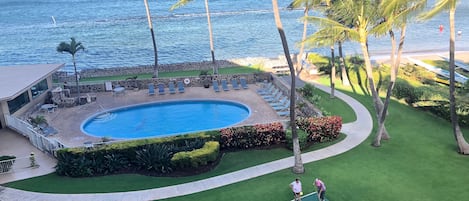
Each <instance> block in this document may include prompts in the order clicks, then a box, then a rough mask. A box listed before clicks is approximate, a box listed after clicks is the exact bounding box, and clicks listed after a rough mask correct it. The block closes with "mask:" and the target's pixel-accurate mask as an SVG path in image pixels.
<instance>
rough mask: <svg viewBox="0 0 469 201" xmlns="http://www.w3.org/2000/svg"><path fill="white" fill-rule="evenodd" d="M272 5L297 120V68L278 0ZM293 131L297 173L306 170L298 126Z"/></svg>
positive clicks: (291, 114)
mask: <svg viewBox="0 0 469 201" xmlns="http://www.w3.org/2000/svg"><path fill="white" fill-rule="evenodd" d="M272 7H273V11H274V19H275V25H276V26H277V30H278V32H279V35H280V39H281V40H282V46H283V51H284V53H285V58H286V59H287V63H288V67H289V68H290V77H291V84H290V122H296V115H295V100H296V90H295V87H296V84H295V82H296V76H295V75H296V74H295V68H294V67H293V62H292V59H291V56H290V51H289V50H288V43H287V37H286V36H285V31H284V30H283V25H282V21H281V19H280V12H279V9H278V2H277V0H272ZM291 131H292V138H293V155H294V158H295V164H294V166H293V172H295V173H303V172H304V171H305V169H304V166H303V161H302V160H301V150H300V144H299V141H298V133H297V132H296V126H292V127H291Z"/></svg>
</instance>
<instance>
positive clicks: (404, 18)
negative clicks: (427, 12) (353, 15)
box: [372, 0, 425, 147]
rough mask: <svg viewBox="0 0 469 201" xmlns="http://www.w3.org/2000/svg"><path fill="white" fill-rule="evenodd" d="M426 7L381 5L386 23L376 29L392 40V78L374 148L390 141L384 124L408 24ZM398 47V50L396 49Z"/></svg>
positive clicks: (400, 2)
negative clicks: (387, 140)
mask: <svg viewBox="0 0 469 201" xmlns="http://www.w3.org/2000/svg"><path fill="white" fill-rule="evenodd" d="M424 6H425V3H424V2H423V1H421V0H384V1H382V2H381V4H380V11H381V14H382V15H383V16H384V19H385V21H384V22H382V23H381V24H380V25H378V26H377V27H376V30H377V33H378V34H379V33H381V34H386V33H388V34H389V37H390V38H391V57H390V58H391V73H390V74H391V78H390V80H389V83H388V88H387V93H386V98H385V100H384V106H383V108H382V110H381V112H380V113H379V115H378V122H379V123H378V125H379V126H378V130H377V132H376V137H375V139H374V141H373V143H372V145H373V146H376V147H378V146H381V139H389V135H388V134H387V132H383V129H384V122H385V119H386V116H387V115H386V114H387V110H388V106H389V102H390V99H391V92H392V90H393V89H394V84H395V83H396V78H397V75H398V71H399V65H400V63H401V55H402V50H403V48H404V40H405V36H406V29H407V22H408V21H409V20H411V19H412V17H413V16H414V15H415V14H416V13H417V11H419V10H420V9H421V8H423V7H424ZM396 31H398V32H399V33H400V34H399V35H400V38H399V41H397V40H396V36H395V32H396ZM396 46H397V48H396Z"/></svg>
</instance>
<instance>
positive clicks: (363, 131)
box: [0, 81, 373, 201]
mask: <svg viewBox="0 0 469 201" xmlns="http://www.w3.org/2000/svg"><path fill="white" fill-rule="evenodd" d="M300 82H301V81H300ZM315 85H316V87H317V88H319V89H321V90H324V91H326V92H329V91H330V88H329V87H325V86H322V85H317V84H315ZM299 86H301V85H299ZM335 93H336V94H335V95H336V97H338V98H340V99H342V100H344V101H345V102H346V103H347V104H349V105H350V106H351V107H352V108H353V110H354V111H355V113H356V116H357V120H356V121H354V122H352V123H347V124H344V125H343V126H342V130H341V132H343V133H345V134H347V137H346V138H345V139H344V140H342V141H341V142H339V143H337V144H334V145H332V146H329V147H326V148H324V149H320V150H316V151H312V152H308V153H304V154H302V155H301V157H302V160H303V163H310V162H313V161H317V160H321V159H324V158H328V157H332V156H335V155H339V154H341V153H344V152H346V151H348V150H350V149H352V148H354V147H356V146H358V145H359V144H360V143H362V142H363V141H364V140H365V139H366V138H367V137H368V136H369V134H370V133H371V131H372V128H373V121H372V118H371V116H370V113H369V112H368V110H367V109H366V108H365V107H364V106H363V105H362V104H360V103H359V102H358V101H356V100H355V99H353V98H351V97H350V96H347V95H345V94H343V93H341V92H339V91H336V92H335ZM293 164H294V158H293V156H292V157H288V158H284V159H280V160H276V161H272V162H269V163H265V164H261V165H257V166H254V167H250V168H246V169H243V170H239V171H236V172H232V173H229V174H224V175H220V176H216V177H211V178H208V179H204V180H199V181H195V182H190V183H185V184H179V185H173V186H167V187H162V188H156V189H149V190H141V191H132V192H122V193H96V194H50V193H36V192H28V191H22V190H17V189H12V188H4V187H0V200H1V201H15V200H18V201H20V200H21V201H22V200H38V201H53V200H60V201H63V200H70V201H72V200H80V201H82V200H88V201H89V200H99V201H107V200H109V201H111V200H112V201H117V200H123V201H124V200H158V199H164V198H170V197H176V196H182V195H188V194H192V193H197V192H201V191H205V190H209V189H214V188H217V187H221V186H225V185H229V184H232V183H236V182H240V181H244V180H248V179H251V178H254V177H258V176H262V175H266V174H270V173H273V172H276V171H279V170H283V169H286V168H290V167H292V166H293Z"/></svg>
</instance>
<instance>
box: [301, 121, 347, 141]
mask: <svg viewBox="0 0 469 201" xmlns="http://www.w3.org/2000/svg"><path fill="white" fill-rule="evenodd" d="M296 125H297V126H298V127H299V128H300V129H302V130H305V131H306V132H307V133H308V141H313V142H323V141H329V140H332V139H336V138H337V137H339V135H340V129H342V117H340V116H326V117H309V118H299V119H298V121H297V122H296Z"/></svg>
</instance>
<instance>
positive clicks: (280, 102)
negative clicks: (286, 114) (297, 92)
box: [269, 96, 288, 107]
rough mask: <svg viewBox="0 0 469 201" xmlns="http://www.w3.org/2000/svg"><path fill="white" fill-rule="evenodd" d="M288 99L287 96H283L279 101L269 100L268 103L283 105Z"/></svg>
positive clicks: (273, 105) (276, 105) (272, 105)
mask: <svg viewBox="0 0 469 201" xmlns="http://www.w3.org/2000/svg"><path fill="white" fill-rule="evenodd" d="M287 100H288V97H286V96H284V97H283V98H281V99H280V101H278V102H271V103H269V105H270V106H271V107H278V106H282V105H285V102H287Z"/></svg>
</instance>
